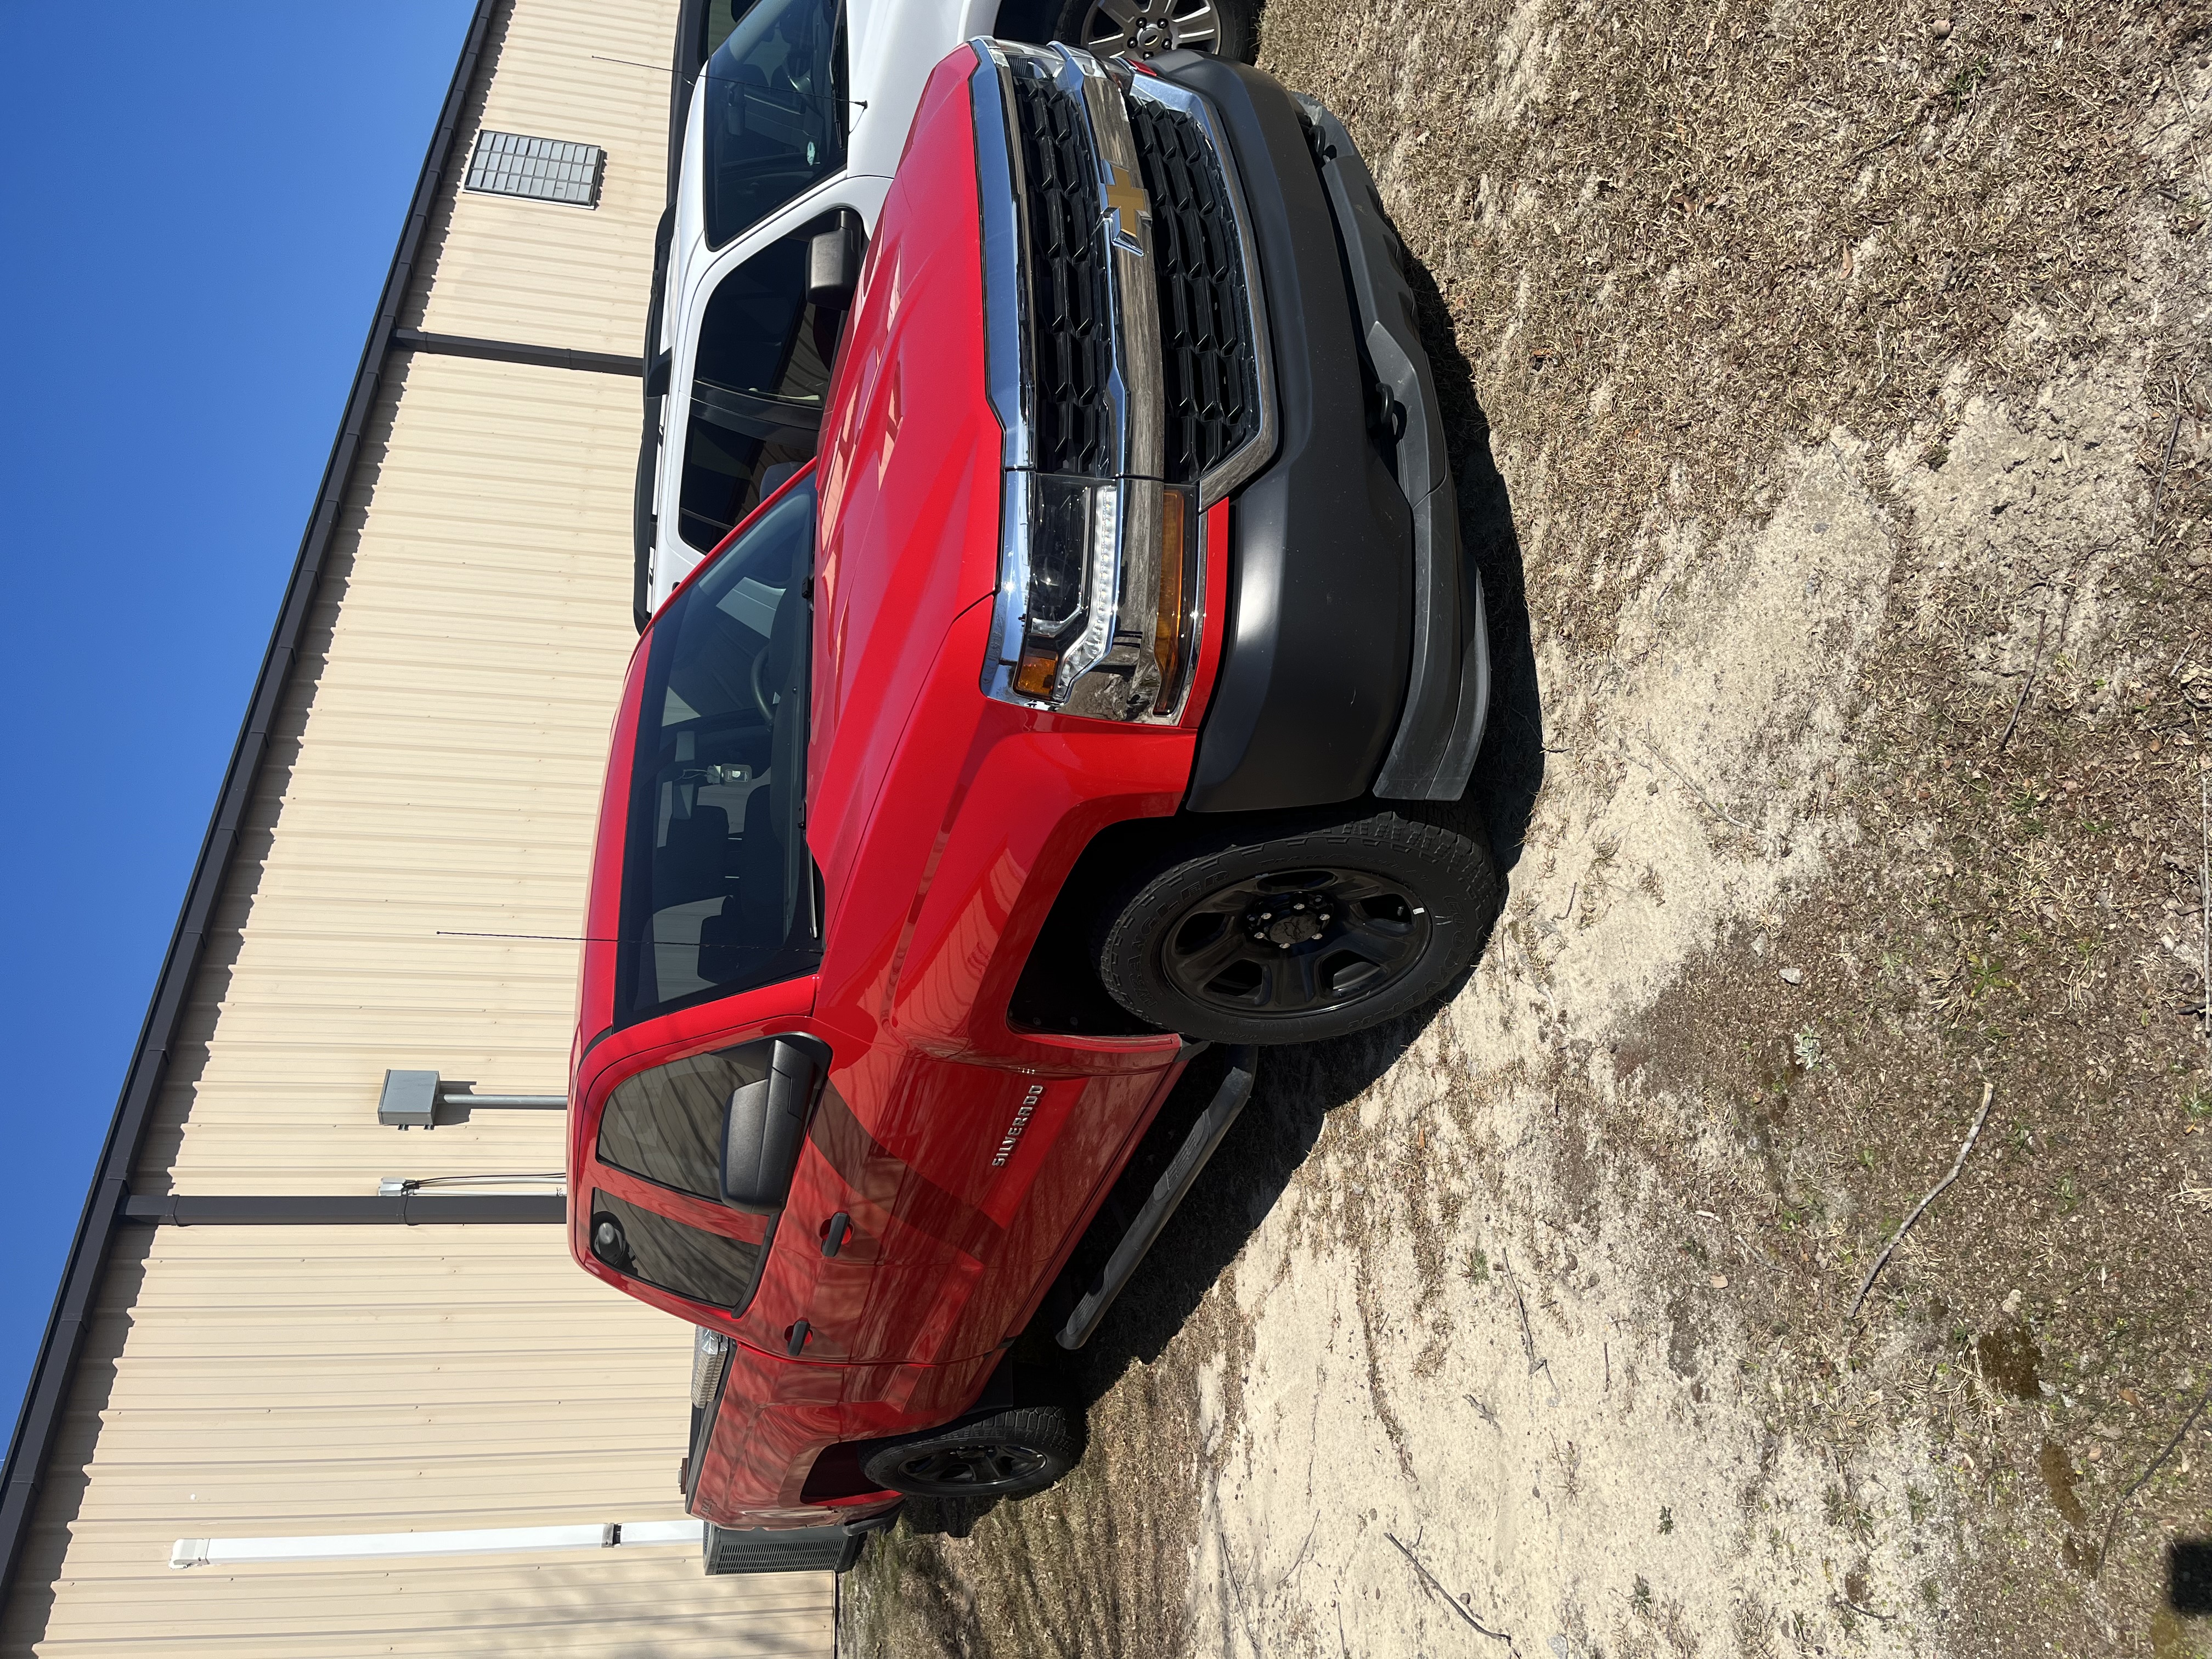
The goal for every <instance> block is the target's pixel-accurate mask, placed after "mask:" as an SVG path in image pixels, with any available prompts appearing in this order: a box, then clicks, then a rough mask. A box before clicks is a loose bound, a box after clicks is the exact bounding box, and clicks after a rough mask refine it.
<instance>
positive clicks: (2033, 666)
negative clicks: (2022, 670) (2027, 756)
mask: <svg viewBox="0 0 2212 1659" xmlns="http://www.w3.org/2000/svg"><path fill="white" fill-rule="evenodd" d="M2050 620H2051V612H2050V611H2045V612H2044V613H2043V614H2042V615H2041V616H2040V617H2037V618H2036V619H2035V653H2034V655H2033V656H2032V657H2030V658H2029V659H2028V662H2027V684H2026V685H2023V686H2021V688H2020V701H2019V702H2016V703H2015V704H2013V706H2012V718H2011V719H2010V720H2007V721H2006V722H2005V729H2004V736H2002V737H2001V738H1998V739H1997V753H1999V754H2000V755H2002V754H2003V753H2004V751H2005V745H2006V744H2008V743H2010V742H2011V741H2012V734H2013V730H2014V728H2015V727H2016V726H2019V724H2020V711H2021V709H2023V708H2027V700H2028V698H2029V697H2030V696H2033V694H2034V691H2035V677H2036V676H2037V675H2038V674H2039V673H2041V672H2042V671H2043V630H2044V627H2045V624H2046V623H2049V622H2050Z"/></svg>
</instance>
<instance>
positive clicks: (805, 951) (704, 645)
mask: <svg viewBox="0 0 2212 1659" xmlns="http://www.w3.org/2000/svg"><path fill="white" fill-rule="evenodd" d="M814 506H815V496H814V481H813V479H812V478H811V477H809V478H804V479H801V480H800V481H799V483H796V484H795V485H793V488H792V489H791V490H790V491H789V493H787V495H784V496H783V498H782V499H781V501H777V502H776V503H775V505H774V506H773V507H769V509H768V511H767V512H766V513H763V515H762V516H761V517H759V518H758V519H757V520H754V521H753V523H752V525H751V526H750V527H749V528H747V530H746V531H745V532H744V535H742V536H741V537H739V538H738V540H737V541H736V542H735V543H733V544H732V545H731V546H730V547H729V548H728V549H727V550H726V551H725V552H724V553H723V554H722V555H721V556H720V557H719V558H717V559H716V560H714V562H712V563H711V564H709V565H708V566H707V567H705V568H703V569H702V570H701V571H700V572H699V573H698V574H697V575H696V577H695V578H694V579H693V580H692V583H691V585H690V586H689V587H687V588H685V589H684V592H681V593H679V594H678V595H677V596H676V598H675V599H673V600H671V602H670V604H669V605H668V608H667V609H666V610H665V611H662V613H661V615H660V617H659V620H657V621H656V622H655V623H653V647H652V655H651V657H650V658H649V659H647V664H646V679H645V688H644V702H643V704H642V706H641V708H640V710H639V714H638V722H637V748H636V750H635V753H634V755H633V756H632V757H631V761H630V794H629V824H628V830H627V834H626V836H625V838H624V842H623V902H622V926H621V930H620V936H621V944H620V946H619V951H620V954H619V957H618V959H617V967H616V975H615V1018H616V1020H617V1023H618V1024H629V1023H631V1022H634V1021H636V1020H641V1019H644V1018H647V1017H649V1016H651V1015H653V1014H657V1013H661V1012H665V1011H666V1010H668V1009H670V1008H675V1007H680V1006H684V1005H686V1004H689V1003H693V1002H703V1001H706V1000H708V999H710V998H713V997H717V996H726V995H728V994H730V993H732V992H733V991H742V990H746V989H749V988H750V987H753V986H756V985H764V984H767V983H769V981H774V980H779V979H789V978H793V977H794V976H796V975H799V974H803V973H807V972H809V971H811V969H812V968H813V966H814V964H815V963H816V962H817V960H818V959H819V957H820V954H821V951H820V945H819V941H818V937H817V917H816V902H815V899H816V895H815V885H814V864H813V860H812V859H811V858H810V857H809V856H808V854H807V851H806V842H805V793H806V713H807V710H806V686H807V678H808V676H807V659H808V654H809V648H810V643H811V631H812V619H813V607H812V605H811V604H810V603H809V602H808V598H807V588H808V586H809V583H810V581H811V577H812V574H813V553H814Z"/></svg>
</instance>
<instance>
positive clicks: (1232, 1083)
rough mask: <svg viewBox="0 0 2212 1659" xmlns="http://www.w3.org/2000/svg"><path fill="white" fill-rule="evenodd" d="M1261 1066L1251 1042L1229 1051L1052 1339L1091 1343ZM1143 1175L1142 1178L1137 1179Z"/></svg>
mask: <svg viewBox="0 0 2212 1659" xmlns="http://www.w3.org/2000/svg"><path fill="white" fill-rule="evenodd" d="M1258 1065H1259V1051H1258V1050H1257V1049H1256V1048H1252V1047H1250V1046H1249V1045H1247V1046H1245V1047H1243V1048H1232V1049H1231V1050H1230V1051H1229V1071H1228V1073H1227V1075H1226V1076H1225V1077H1224V1078H1223V1079H1221V1085H1220V1087H1218V1089H1216V1090H1215V1091H1213V1098H1212V1100H1211V1101H1209V1102H1208V1103H1206V1109H1205V1110H1204V1111H1202V1112H1200V1114H1199V1115H1198V1118H1197V1120H1196V1121H1194V1123H1192V1125H1191V1126H1190V1133H1188V1134H1187V1135H1185V1136H1184V1137H1183V1142H1182V1146H1178V1147H1177V1148H1176V1155H1175V1157H1174V1158H1171V1159H1170V1160H1169V1162H1168V1167H1167V1168H1166V1169H1165V1170H1162V1171H1161V1173H1160V1178H1159V1179H1158V1181H1156V1182H1153V1183H1152V1196H1151V1197H1149V1198H1147V1199H1146V1200H1145V1202H1144V1206H1143V1207H1142V1208H1140V1209H1139V1211H1138V1212H1137V1213H1136V1216H1135V1217H1134V1218H1133V1219H1132V1220H1131V1221H1130V1223H1129V1230H1128V1231H1127V1232H1125V1233H1123V1234H1122V1235H1121V1243H1118V1244H1116V1245H1115V1247H1114V1254H1113V1255H1110V1256H1109V1257H1108V1258H1107V1259H1106V1266H1105V1267H1104V1268H1103V1269H1102V1270H1101V1271H1100V1273H1099V1275H1098V1278H1097V1282H1096V1283H1094V1284H1093V1285H1091V1288H1090V1289H1089V1290H1088V1291H1085V1293H1084V1295H1083V1297H1082V1298H1081V1299H1080V1300H1079V1301H1078V1302H1077V1303H1076V1304H1075V1309H1074V1311H1073V1312H1072V1313H1070V1314H1069V1315H1068V1316H1067V1321H1066V1323H1065V1324H1063V1325H1062V1326H1061V1327H1060V1329H1059V1330H1058V1331H1056V1332H1054V1335H1053V1340H1054V1341H1056V1342H1058V1343H1059V1344H1060V1346H1061V1347H1063V1348H1079V1347H1081V1346H1083V1345H1084V1344H1085V1343H1086V1342H1088V1341H1089V1340H1091V1336H1092V1334H1094V1333H1095V1332H1096V1331H1097V1328H1098V1322H1099V1321H1101V1320H1102V1319H1103V1318H1105V1317H1106V1310H1108V1309H1109V1308H1110V1307H1112V1306H1113V1305H1114V1298H1115V1297H1117V1296H1119V1295H1121V1290H1122V1287H1123V1286H1124V1285H1127V1284H1128V1282H1129V1280H1130V1279H1131V1277H1132V1276H1133V1275H1134V1274H1135V1273H1136V1271H1137V1267H1138V1266H1139V1263H1141V1262H1142V1261H1144V1259H1145V1254H1146V1251H1148V1250H1150V1249H1152V1245H1153V1243H1155V1242H1156V1241H1157V1240H1158V1237H1159V1236H1160V1234H1161V1232H1162V1231H1164V1230H1165V1228H1166V1226H1167V1225H1168V1221H1169V1218H1170V1217H1172V1216H1173V1215H1174V1214H1175V1212H1176V1207H1177V1206H1179V1205H1181V1204H1182V1201H1183V1200H1184V1198H1185V1197H1187V1196H1188V1194H1189V1192H1190V1189H1191V1186H1192V1184H1193V1183H1194V1182H1196V1181H1197V1179H1198V1174H1199V1171H1200V1170H1203V1169H1204V1168H1205V1167H1206V1159H1208V1158H1212V1156H1213V1149H1214V1148H1215V1147H1217V1146H1220V1144H1221V1138H1222V1137H1223V1136H1224V1135H1225V1134H1227V1133H1229V1127H1230V1126H1231V1124H1233V1123H1235V1122H1236V1121H1237V1114H1238V1113H1239V1112H1241V1111H1243V1109H1244V1103H1245V1102H1246V1101H1248V1100H1249V1099H1250V1098H1251V1097H1252V1079H1253V1075H1254V1073H1255V1071H1256V1070H1257V1068H1258ZM1139 1178H1140V1179H1141V1177H1139Z"/></svg>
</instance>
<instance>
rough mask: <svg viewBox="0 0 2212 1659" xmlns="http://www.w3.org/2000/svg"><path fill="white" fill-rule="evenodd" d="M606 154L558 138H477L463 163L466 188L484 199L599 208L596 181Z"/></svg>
mask: <svg viewBox="0 0 2212 1659" xmlns="http://www.w3.org/2000/svg"><path fill="white" fill-rule="evenodd" d="M606 164H607V153H606V151H605V150H603V149H600V148H599V146H598V145H597V144H574V143H568V141H567V140H566V139H562V138H526V137H523V136H522V135H521V134H520V133H519V132H489V131H486V132H483V133H479V134H478V135H477V153H476V155H474V156H472V157H471V159H470V161H469V176H468V187H469V188H470V189H471V190H474V191H483V193H484V194H485V195H487V196H520V197H525V198H526V199H527V200H529V201H532V202H564V203H566V204H568V205H569V206H571V207H597V206H598V205H599V177H600V175H601V174H602V173H605V171H606Z"/></svg>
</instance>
